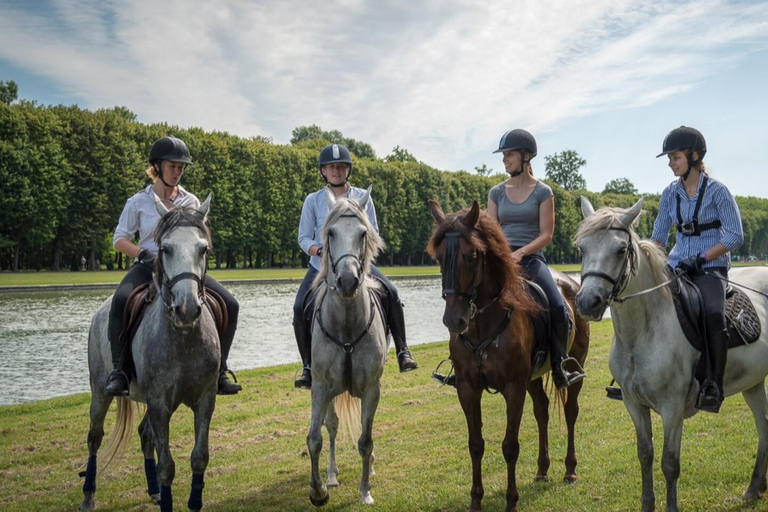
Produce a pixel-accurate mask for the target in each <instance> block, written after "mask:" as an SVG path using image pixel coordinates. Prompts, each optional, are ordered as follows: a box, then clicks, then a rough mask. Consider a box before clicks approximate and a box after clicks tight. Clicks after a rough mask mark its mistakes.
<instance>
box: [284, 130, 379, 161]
mask: <svg viewBox="0 0 768 512" xmlns="http://www.w3.org/2000/svg"><path fill="white" fill-rule="evenodd" d="M291 135H293V136H292V137H291V144H292V145H294V146H296V145H298V144H300V143H302V142H306V141H310V140H316V139H320V140H326V141H328V142H331V143H336V144H343V145H344V146H346V147H347V149H348V150H350V151H351V152H352V153H353V154H354V155H355V156H357V157H358V158H376V152H375V151H374V150H373V146H371V145H370V144H368V143H367V142H360V141H359V140H355V139H349V138H347V137H344V135H342V133H341V132H340V131H339V130H331V131H330V132H327V131H325V130H323V129H322V128H320V127H319V126H317V125H316V124H313V125H311V126H299V127H296V128H294V129H293V131H292V132H291Z"/></svg>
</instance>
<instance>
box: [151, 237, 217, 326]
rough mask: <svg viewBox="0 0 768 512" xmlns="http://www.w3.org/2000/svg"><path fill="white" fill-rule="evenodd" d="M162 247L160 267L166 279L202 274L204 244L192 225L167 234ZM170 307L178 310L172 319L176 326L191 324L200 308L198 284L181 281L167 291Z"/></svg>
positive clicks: (205, 242)
mask: <svg viewBox="0 0 768 512" xmlns="http://www.w3.org/2000/svg"><path fill="white" fill-rule="evenodd" d="M162 247H163V248H164V250H163V254H162V258H163V268H164V269H165V274H166V278H167V279H168V280H172V279H173V278H174V277H175V276H177V275H179V274H182V273H185V272H189V273H192V274H194V275H196V276H199V277H201V278H202V277H203V276H204V275H205V268H204V265H205V262H206V260H207V258H205V254H204V252H205V251H207V248H208V242H207V241H206V239H205V236H203V234H202V233H201V232H200V230H199V229H197V228H195V227H192V226H181V227H178V228H176V229H174V230H173V231H172V232H170V233H169V234H168V235H167V236H166V237H165V238H164V239H163V241H162ZM170 293H171V295H172V297H173V298H172V302H173V306H178V307H179V313H180V314H179V316H178V317H177V318H174V321H176V323H177V325H185V324H189V323H193V322H194V320H196V319H197V317H198V314H195V312H196V311H198V310H199V308H200V307H201V302H200V297H199V295H200V289H199V284H198V282H197V281H196V280H194V279H182V280H180V281H178V282H177V283H176V284H174V286H173V288H172V289H171V290H170Z"/></svg>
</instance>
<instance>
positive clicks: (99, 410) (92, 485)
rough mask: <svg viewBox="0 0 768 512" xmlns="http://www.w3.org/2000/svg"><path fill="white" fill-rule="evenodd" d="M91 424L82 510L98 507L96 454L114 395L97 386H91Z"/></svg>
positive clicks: (102, 437)
mask: <svg viewBox="0 0 768 512" xmlns="http://www.w3.org/2000/svg"><path fill="white" fill-rule="evenodd" d="M91 388H92V389H93V392H92V393H91V410H90V419H91V425H90V428H89V429H88V466H87V467H86V470H85V474H83V476H84V477H85V482H83V502H82V503H81V504H80V510H93V509H94V508H95V507H96V502H95V494H96V467H97V463H96V454H97V453H98V451H99V447H101V441H102V440H103V439H104V418H105V417H106V416H107V412H108V411H109V405H110V404H111V403H112V397H111V396H108V395H105V394H104V393H102V392H101V391H100V390H99V389H97V388H96V387H95V386H91Z"/></svg>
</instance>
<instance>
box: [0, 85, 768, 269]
mask: <svg viewBox="0 0 768 512" xmlns="http://www.w3.org/2000/svg"><path fill="white" fill-rule="evenodd" d="M12 92H13V94H9V93H8V83H3V82H0V93H1V94H0V183H2V189H0V212H1V213H0V269H2V270H9V269H10V270H20V269H38V270H40V269H51V270H61V269H67V268H72V269H78V268H79V267H80V259H81V257H83V256H84V257H85V258H86V261H87V266H88V268H96V266H97V262H99V263H101V264H103V265H106V267H107V268H110V269H111V268H122V267H123V265H124V261H123V259H122V257H121V255H120V254H119V253H117V251H115V249H114V248H113V247H112V234H113V232H114V229H115V226H116V225H117V221H118V218H119V216H120V212H121V211H122V208H123V206H124V205H125V202H126V200H127V199H128V198H129V197H130V196H131V195H133V194H135V193H136V192H137V191H139V190H140V189H141V188H143V187H145V186H147V185H148V184H149V183H150V181H149V179H148V178H147V176H146V174H145V173H144V170H145V169H146V167H147V166H148V164H147V155H148V154H149V149H150V147H151V145H152V143H153V142H154V141H155V140H156V139H158V138H159V137H162V136H164V135H168V134H173V135H176V136H178V137H180V138H182V139H183V140H184V141H185V142H186V143H187V144H188V146H189V148H190V152H191V154H192V158H193V160H194V161H195V164H194V165H192V166H190V167H189V168H188V169H187V171H186V173H185V175H184V177H183V179H182V185H183V186H184V187H185V188H187V189H188V190H189V191H191V192H193V193H195V194H196V195H197V196H198V197H200V198H201V199H203V198H204V197H205V196H206V195H207V194H208V193H209V192H212V193H213V204H212V209H211V214H210V224H211V228H212V235H213V245H214V247H213V253H212V258H211V262H212V264H214V265H215V266H216V267H217V268H235V267H248V268H253V267H257V268H258V267H274V266H283V265H292V266H297V265H306V264H307V257H306V256H305V255H304V254H303V252H302V251H301V250H300V249H299V247H298V243H297V241H296V237H297V229H298V222H299V217H300V214H301V207H302V204H303V200H304V198H305V197H306V195H307V194H309V193H310V192H313V191H315V190H317V189H319V188H320V187H321V186H322V185H323V181H322V179H321V177H320V174H319V172H318V168H317V155H318V153H319V151H320V149H321V148H322V147H323V146H324V145H326V144H328V143H331V142H339V143H343V144H345V145H347V146H348V147H349V148H350V150H351V151H352V152H353V155H354V173H353V175H352V176H351V178H350V181H351V182H352V183H353V184H354V185H356V186H361V187H367V186H368V185H372V186H373V198H374V201H375V205H376V210H377V214H378V220H379V227H380V230H381V233H382V235H383V238H384V240H385V241H386V243H387V249H386V252H385V253H383V254H382V255H381V256H380V257H379V263H381V264H384V265H422V264H431V260H430V258H429V256H428V255H426V253H425V252H424V247H425V245H426V243H427V240H428V238H429V236H430V234H431V232H432V229H433V219H432V216H431V215H430V213H429V210H428V207H427V200H428V199H430V198H435V199H437V200H438V201H439V202H440V203H441V205H443V208H444V209H445V210H446V211H454V210H458V209H461V208H463V207H466V206H468V205H470V204H471V203H472V201H473V200H478V201H479V202H480V204H481V205H483V206H484V205H485V204H486V202H487V197H488V191H489V190H490V188H491V187H492V186H493V185H495V184H497V183H499V182H500V181H502V180H503V179H505V175H503V174H499V173H497V174H493V173H492V172H490V170H489V169H488V168H487V167H486V166H485V165H483V167H482V168H478V169H477V170H476V171H477V172H466V171H457V172H447V171H440V170H438V169H435V168H433V167H430V166H429V165H427V164H425V163H424V162H420V161H418V160H417V159H416V158H415V157H414V156H413V155H411V154H410V153H409V152H408V151H407V150H406V149H403V148H400V147H396V148H394V150H393V152H392V153H391V154H390V155H387V156H385V157H384V158H378V157H377V156H376V154H375V152H374V151H373V148H372V147H371V146H370V145H369V144H367V143H364V142H360V141H356V140H354V139H349V138H345V137H344V136H343V135H342V134H341V133H340V132H338V131H331V132H327V131H324V130H322V129H320V128H319V127H317V126H309V127H307V126H303V127H298V128H296V129H295V130H294V132H293V135H294V137H293V139H292V140H291V144H289V145H279V144H273V143H272V141H271V139H269V138H265V137H252V138H242V137H236V136H234V135H231V134H228V133H225V132H217V131H213V132H206V131H204V130H203V129H200V128H191V129H181V128H179V127H177V126H170V125H167V124H152V125H147V124H142V123H139V122H138V121H137V120H136V116H135V114H133V113H132V112H130V111H129V110H128V109H126V108H123V107H115V108H111V109H101V110H97V111H94V112H91V111H88V110H84V109H81V108H80V107H78V106H76V105H75V106H64V105H59V106H41V105H38V104H36V103H35V102H29V101H23V100H22V101H17V100H16V97H15V90H13V91H12ZM571 153H573V154H571ZM546 161H547V172H546V176H547V177H551V178H552V179H551V180H547V183H548V184H549V185H550V186H551V187H552V188H553V190H554V193H555V201H556V203H555V204H556V217H557V223H556V227H555V235H554V239H553V242H552V245H551V246H550V247H549V248H548V251H547V254H548V257H549V259H550V260H551V261H552V262H557V263H561V262H576V261H578V254H577V252H576V250H575V249H574V247H573V244H572V238H573V235H574V233H575V231H576V228H577V226H578V223H579V221H580V220H581V214H580V209H579V208H580V207H579V196H580V195H582V194H585V195H587V196H589V198H590V199H591V200H592V203H593V204H594V205H595V207H600V206H606V205H608V206H622V207H627V206H630V205H631V204H633V203H634V202H635V201H636V200H637V199H638V197H639V196H638V195H637V193H636V190H634V187H632V185H631V183H629V182H628V181H627V180H623V181H622V180H614V181H616V183H614V184H613V185H614V188H612V189H610V190H606V191H604V193H600V194H598V193H592V192H588V191H586V190H583V187H584V186H585V183H584V182H583V178H581V176H580V174H579V172H578V171H579V167H580V166H583V165H584V163H583V160H582V159H580V158H579V157H578V154H576V152H575V151H572V150H568V151H564V152H563V153H558V154H556V155H552V156H549V157H546ZM576 164H578V165H576ZM558 166H560V167H558ZM556 171H557V172H560V175H558V174H557V172H556ZM574 173H575V174H574ZM577 178H581V180H579V179H577ZM559 180H562V181H559ZM612 183H613V182H612ZM561 185H564V186H561ZM574 187H575V188H574ZM737 199H738V201H739V205H740V207H741V210H742V216H743V218H744V231H745V236H746V242H745V244H744V247H743V248H742V249H741V250H740V251H739V254H740V255H742V256H747V255H751V254H765V253H766V252H768V222H766V220H768V200H767V199H762V198H754V197H748V198H737ZM658 200H659V196H658V195H651V196H647V195H646V202H645V209H646V211H647V215H644V216H643V217H642V218H641V220H640V226H639V232H640V234H641V236H646V237H647V236H649V235H650V232H651V229H652V226H653V220H654V219H655V216H656V213H657V211H658Z"/></svg>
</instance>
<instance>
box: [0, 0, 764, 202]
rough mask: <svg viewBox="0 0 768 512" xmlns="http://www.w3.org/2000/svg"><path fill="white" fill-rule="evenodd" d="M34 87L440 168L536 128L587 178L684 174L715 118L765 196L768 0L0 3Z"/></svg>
mask: <svg viewBox="0 0 768 512" xmlns="http://www.w3.org/2000/svg"><path fill="white" fill-rule="evenodd" d="M11 79H12V80H15V81H16V82H17V83H18V84H19V93H20V96H21V97H22V98H25V99H31V100H36V101H38V102H39V103H42V104H57V103H65V104H73V103H77V104H79V105H80V106H82V107H85V108H89V109H97V108H102V107H112V106H116V105H121V106H125V107H128V108H129V109H130V110H132V111H133V112H135V113H136V114H137V115H138V117H139V119H140V120H141V121H142V122H147V123H152V122H168V123H170V124H177V125H180V126H183V127H189V126H200V127H202V128H204V129H206V130H225V131H228V132H230V133H234V134H237V135H240V136H243V137H250V136H254V135H262V136H268V137H272V138H273V140H274V142H275V143H279V144H285V143H288V141H289V139H290V137H291V130H292V129H293V128H295V127H296V126H300V125H306V124H318V125H320V126H322V127H323V128H324V129H326V130H331V129H338V130H340V131H342V132H343V133H344V135H345V136H347V137H352V138H355V139H358V140H363V141H366V142H369V143H371V144H372V145H373V147H374V149H375V150H376V152H377V154H378V155H379V156H384V155H386V154H388V153H389V152H390V151H391V150H392V148H393V147H394V146H396V145H398V146H400V147H403V148H406V149H408V150H409V151H410V152H411V153H413V154H414V155H415V156H416V157H417V158H418V159H420V160H422V161H424V162H426V163H428V164H430V165H433V166H435V167H437V168H439V169H444V170H457V169H465V170H472V169H473V168H474V167H475V166H480V165H482V164H483V163H485V164H487V165H488V166H489V167H491V168H493V169H495V170H496V171H501V169H502V165H501V162H500V158H499V156H498V155H491V152H492V151H493V150H494V149H496V145H497V144H498V140H499V137H500V136H501V134H503V133H504V132H505V131H506V130H509V129H512V128H526V129H528V130H530V131H531V132H532V133H533V134H534V135H535V136H536V138H537V140H538V143H539V157H538V158H537V159H536V160H534V162H533V163H534V171H535V172H536V173H537V174H538V175H540V176H543V174H544V158H543V157H544V155H549V154H553V153H555V152H558V151H562V150H564V149H575V150H576V151H578V152H579V154H580V155H581V156H582V157H583V158H585V159H586V160H587V166H586V167H585V168H584V169H583V175H584V177H585V179H586V180H587V187H588V188H589V189H590V190H593V191H601V190H602V188H603V187H604V185H605V183H606V182H608V181H609V180H611V179H613V178H628V179H629V180H630V181H631V182H632V183H634V184H635V186H636V187H637V188H638V189H639V190H640V191H641V192H651V193H653V192H655V193H658V192H661V190H662V189H663V188H664V187H665V186H666V185H667V184H668V183H669V182H671V181H672V173H671V171H670V170H669V168H668V167H667V166H666V162H665V161H664V159H662V158H660V159H656V158H654V157H655V155H656V154H657V153H659V152H660V148H661V141H662V140H663V138H664V136H665V134H666V133H667V132H668V131H669V130H671V129H672V128H675V127H677V126H680V125H683V124H685V125H689V126H694V127H696V128H698V129H699V130H701V131H702V132H703V133H704V135H705V137H706V139H707V142H708V146H709V152H708V154H707V158H706V161H707V164H708V166H709V168H710V170H711V173H712V175H713V176H715V177H717V178H718V179H721V180H722V181H723V182H725V183H726V185H728V187H729V188H730V189H731V191H732V192H733V193H734V194H736V195H754V196H759V197H768V163H766V162H768V159H766V158H765V157H763V156H762V151H763V150H764V149H766V148H768V94H766V91H767V90H768V2H745V1H724V0H696V1H674V2H672V1H670V2H658V1H643V0H572V1H569V2H563V1H561V0H484V1H480V0H467V1H461V0H443V1H434V2H412V1H405V0H402V1H401V0H395V1H391V2H373V1H364V0H337V1H333V0H331V1H326V2H315V1H291V0H284V1H278V0H275V1H272V0H260V1H256V2H251V1H245V0H221V1H216V2H208V1H202V0H186V1H180V0H171V1H159V2H158V1H119V0H108V1H99V2H96V1H86V0H52V1H35V0H28V1H21V0H0V80H11Z"/></svg>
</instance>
